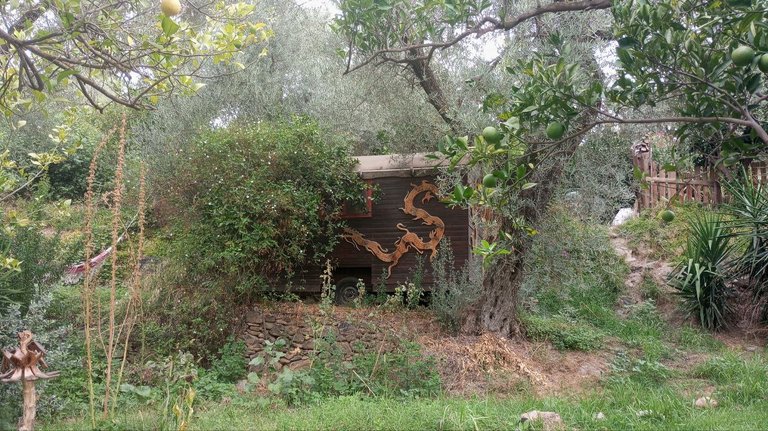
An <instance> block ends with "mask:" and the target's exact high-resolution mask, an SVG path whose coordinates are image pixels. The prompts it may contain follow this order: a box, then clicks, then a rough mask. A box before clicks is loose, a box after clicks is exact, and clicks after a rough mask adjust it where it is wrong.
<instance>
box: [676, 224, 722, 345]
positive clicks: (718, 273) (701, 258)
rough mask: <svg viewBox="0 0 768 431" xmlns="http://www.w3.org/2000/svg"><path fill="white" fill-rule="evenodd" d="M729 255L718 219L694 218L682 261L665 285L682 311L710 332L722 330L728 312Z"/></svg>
mask: <svg viewBox="0 0 768 431" xmlns="http://www.w3.org/2000/svg"><path fill="white" fill-rule="evenodd" d="M732 251H733V246H732V244H731V238H730V236H728V234H727V231H726V229H725V226H724V225H723V221H722V219H721V217H720V216H719V215H715V214H706V215H704V216H700V217H696V218H694V219H692V220H691V222H690V233H689V237H688V244H687V247H686V249H685V253H684V254H683V259H682V261H681V262H680V264H678V266H677V267H676V268H675V270H674V271H672V273H671V274H670V276H669V284H670V285H671V286H672V287H673V288H675V289H676V290H677V293H678V294H679V295H680V297H681V298H682V300H683V306H684V307H685V309H686V310H687V311H688V312H689V313H690V314H691V315H695V316H697V317H698V320H699V322H700V323H701V326H703V327H705V328H707V329H710V330H718V329H721V328H723V327H724V326H725V324H726V318H727V316H728V315H729V314H730V312H731V307H730V304H729V303H728V297H729V296H730V294H731V291H730V287H729V286H728V284H727V282H728V279H729V276H728V268H729V260H728V259H729V256H730V255H731V252H732Z"/></svg>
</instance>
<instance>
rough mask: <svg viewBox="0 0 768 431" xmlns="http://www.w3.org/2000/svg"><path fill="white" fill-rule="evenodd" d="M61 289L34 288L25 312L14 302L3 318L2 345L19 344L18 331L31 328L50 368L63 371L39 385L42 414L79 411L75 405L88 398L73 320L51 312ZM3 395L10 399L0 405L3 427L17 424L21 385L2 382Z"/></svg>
mask: <svg viewBox="0 0 768 431" xmlns="http://www.w3.org/2000/svg"><path fill="white" fill-rule="evenodd" d="M58 289H60V288H59V287H51V286H45V288H41V289H40V290H39V291H35V292H34V293H33V295H32V300H31V302H30V303H29V306H28V310H27V311H26V313H23V314H22V312H21V307H20V305H19V304H13V305H11V306H10V307H9V308H8V309H7V310H6V311H5V312H4V313H3V318H2V319H0V349H8V348H10V347H17V346H18V344H19V343H18V338H17V337H16V334H17V333H18V332H19V331H21V330H24V329H29V330H30V331H32V333H33V334H34V336H35V340H36V341H37V342H39V343H40V344H41V345H42V346H43V347H44V348H45V349H46V357H45V360H46V363H47V364H48V366H49V367H50V370H55V371H60V372H61V375H60V376H59V377H57V378H56V379H53V380H50V381H47V382H44V383H42V384H39V385H38V386H37V396H38V404H37V414H38V417H41V418H48V417H51V416H54V415H56V414H57V413H60V412H62V411H68V412H71V411H73V410H75V411H76V407H79V406H80V405H81V404H82V403H83V402H85V401H87V398H86V397H85V396H84V395H83V389H84V380H83V379H84V377H85V376H84V373H83V372H82V364H81V351H80V348H79V345H78V343H79V341H80V340H79V336H78V334H77V332H76V331H75V329H74V328H73V326H72V324H71V323H70V322H66V321H62V319H60V318H58V316H55V315H52V313H50V310H51V309H52V306H53V305H54V301H55V299H56V297H57V296H56V295H55V293H56V292H57V291H58ZM0 399H3V400H4V401H6V400H7V402H3V403H2V404H1V405H0V428H2V429H6V428H8V429H10V428H14V427H15V426H16V418H18V417H20V416H21V405H22V403H21V385H19V384H12V385H9V384H0ZM73 407H75V409H73Z"/></svg>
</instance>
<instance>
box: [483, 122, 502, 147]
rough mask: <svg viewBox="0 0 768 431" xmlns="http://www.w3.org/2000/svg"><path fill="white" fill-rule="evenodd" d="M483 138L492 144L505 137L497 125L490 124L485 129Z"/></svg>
mask: <svg viewBox="0 0 768 431" xmlns="http://www.w3.org/2000/svg"><path fill="white" fill-rule="evenodd" d="M483 138H485V140H486V141H488V142H490V143H491V144H495V143H498V142H500V141H501V140H502V139H504V134H503V133H501V132H499V131H498V130H497V129H496V128H495V127H493V126H488V127H486V128H485V129H483Z"/></svg>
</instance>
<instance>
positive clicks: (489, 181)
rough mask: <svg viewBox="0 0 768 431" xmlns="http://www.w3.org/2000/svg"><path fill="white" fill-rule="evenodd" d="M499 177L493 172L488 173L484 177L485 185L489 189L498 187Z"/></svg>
mask: <svg viewBox="0 0 768 431" xmlns="http://www.w3.org/2000/svg"><path fill="white" fill-rule="evenodd" d="M497 184H498V179H497V178H496V176H494V175H493V174H488V175H486V176H484V177H483V186H484V187H485V188H488V189H492V188H494V187H496V185H497Z"/></svg>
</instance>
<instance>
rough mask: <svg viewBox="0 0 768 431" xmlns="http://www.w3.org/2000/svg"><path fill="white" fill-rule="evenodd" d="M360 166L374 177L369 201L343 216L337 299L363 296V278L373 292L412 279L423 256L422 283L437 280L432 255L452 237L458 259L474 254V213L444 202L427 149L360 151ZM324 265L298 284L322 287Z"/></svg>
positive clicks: (333, 257)
mask: <svg viewBox="0 0 768 431" xmlns="http://www.w3.org/2000/svg"><path fill="white" fill-rule="evenodd" d="M357 159H358V161H359V163H358V165H357V168H356V169H357V172H358V173H359V175H360V176H361V178H362V179H364V180H365V181H368V182H370V183H371V185H372V186H373V187H372V189H373V190H372V191H371V192H368V193H369V194H368V196H366V198H367V199H366V200H365V202H367V205H357V206H355V207H351V206H350V207H347V206H345V208H344V210H343V213H342V218H344V219H345V220H346V223H347V228H346V229H344V231H343V232H341V233H340V235H341V239H340V241H339V244H338V245H337V246H336V248H335V250H334V251H333V252H332V253H331V254H330V255H329V259H330V261H331V264H332V265H333V268H334V269H333V280H334V284H335V285H336V298H337V302H340V303H345V302H348V301H349V300H351V299H352V298H354V297H356V296H357V287H356V285H357V281H358V279H362V280H363V281H364V282H365V286H366V290H367V291H368V292H371V291H375V290H376V288H377V287H379V289H380V286H382V285H383V286H386V290H387V291H388V292H392V291H394V289H395V287H397V285H398V284H402V283H405V282H406V281H408V280H412V279H413V276H414V271H416V268H417V267H418V259H421V260H422V262H423V265H422V268H423V281H422V287H423V288H424V290H425V291H428V290H429V289H430V287H431V285H432V274H431V273H432V266H431V264H430V259H433V258H435V257H436V256H437V253H439V252H440V247H441V245H443V244H445V243H447V242H446V241H445V240H446V239H450V244H451V248H452V249H453V255H454V264H455V265H456V266H461V265H463V264H464V262H465V261H466V259H468V257H469V254H470V227H469V214H468V211H467V210H466V209H461V208H454V209H452V208H449V207H448V206H446V205H445V204H443V203H441V202H440V199H439V197H438V196H437V194H438V190H437V186H436V184H435V177H436V175H437V170H436V168H435V167H434V166H435V164H436V162H435V161H434V160H431V159H427V158H426V157H425V154H410V155H389V156H360V157H357ZM320 274H321V269H320V268H311V269H307V270H305V271H302V272H301V273H300V274H298V276H297V277H295V278H294V280H293V283H294V286H303V287H304V289H305V291H307V292H316V291H318V290H319V288H320V286H321V280H320Z"/></svg>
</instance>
